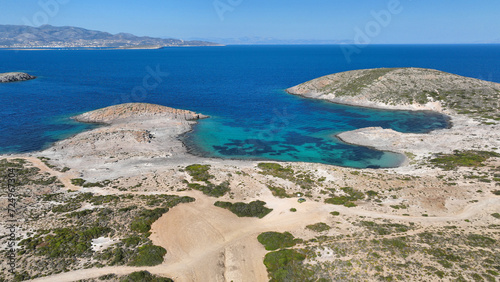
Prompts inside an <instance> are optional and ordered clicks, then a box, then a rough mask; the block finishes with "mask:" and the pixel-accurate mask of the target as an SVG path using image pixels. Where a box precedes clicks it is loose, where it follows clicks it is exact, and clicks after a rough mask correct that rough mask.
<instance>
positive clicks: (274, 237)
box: [257, 232, 297, 251]
mask: <svg viewBox="0 0 500 282" xmlns="http://www.w3.org/2000/svg"><path fill="white" fill-rule="evenodd" d="M257 240H259V242H260V243H261V244H262V245H264V248H265V249H266V250H268V251H274V250H277V249H283V248H289V247H293V246H295V244H296V242H297V240H296V239H295V237H293V235H292V234H291V233H289V232H284V233H279V232H264V233H261V234H260V235H259V236H258V237H257Z"/></svg>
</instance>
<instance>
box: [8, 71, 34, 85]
mask: <svg viewBox="0 0 500 282" xmlns="http://www.w3.org/2000/svg"><path fill="white" fill-rule="evenodd" d="M35 78H36V76H32V75H29V74H27V73H24V72H6V73H0V82H1V83H5V82H16V81H25V80H30V79H35Z"/></svg>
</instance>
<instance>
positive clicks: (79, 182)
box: [71, 178, 85, 186]
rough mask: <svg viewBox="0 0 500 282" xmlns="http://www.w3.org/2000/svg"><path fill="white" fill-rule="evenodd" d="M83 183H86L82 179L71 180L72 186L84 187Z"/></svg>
mask: <svg viewBox="0 0 500 282" xmlns="http://www.w3.org/2000/svg"><path fill="white" fill-rule="evenodd" d="M83 183H85V180H84V179H81V178H73V179H71V184H73V185H75V186H83Z"/></svg>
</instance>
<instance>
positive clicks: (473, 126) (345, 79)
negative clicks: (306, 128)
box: [287, 68, 500, 173]
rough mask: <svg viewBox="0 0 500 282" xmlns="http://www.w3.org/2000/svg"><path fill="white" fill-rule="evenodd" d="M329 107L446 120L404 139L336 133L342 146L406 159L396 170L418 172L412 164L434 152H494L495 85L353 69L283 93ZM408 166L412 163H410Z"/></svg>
mask: <svg viewBox="0 0 500 282" xmlns="http://www.w3.org/2000/svg"><path fill="white" fill-rule="evenodd" d="M287 92H288V93H290V94H295V95H300V96H303V97H307V98H314V99H323V100H327V101H330V102H333V103H339V104H346V105H353V106H362V107H371V108H380V109H394V110H429V111H435V112H439V113H442V114H446V115H448V116H449V117H450V122H451V124H452V127H451V128H447V129H442V130H435V131H432V132H430V133H427V134H405V133H400V132H396V131H394V130H392V129H384V128H381V127H370V128H362V129H358V130H354V131H350V132H343V133H341V134H339V135H338V136H336V137H338V138H340V139H341V140H342V141H344V142H347V143H351V144H356V145H361V146H369V147H373V148H376V149H379V150H388V151H394V152H399V153H402V154H405V155H407V156H411V160H408V161H407V162H406V164H405V165H404V166H403V167H401V168H399V170H402V171H407V172H411V173H418V169H417V165H411V164H410V163H414V164H417V163H418V161H422V160H424V159H425V158H427V157H431V156H432V155H433V154H437V153H451V152H453V151H456V150H474V149H475V150H477V149H484V150H487V149H489V148H495V149H494V150H495V151H496V152H500V149H498V148H500V139H499V136H500V129H499V126H498V124H499V123H500V84H498V83H494V82H489V81H484V80H479V79H474V78H469V77H463V76H459V75H455V74H450V73H446V72H442V71H438V70H432V69H421V68H381V69H365V70H354V71H347V72H342V73H336V74H332V75H327V76H324V77H320V78H317V79H314V80H311V81H308V82H305V83H302V84H300V85H297V86H294V87H291V88H289V89H287ZM410 161H412V162H410Z"/></svg>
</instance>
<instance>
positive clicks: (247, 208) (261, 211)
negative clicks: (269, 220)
mask: <svg viewBox="0 0 500 282" xmlns="http://www.w3.org/2000/svg"><path fill="white" fill-rule="evenodd" d="M265 204H266V202H263V201H253V202H250V203H248V204H247V203H241V202H238V203H230V202H221V201H217V202H215V203H214V205H215V206H216V207H220V208H224V209H227V210H230V211H231V212H233V213H234V214H236V215H237V216H239V217H258V218H263V217H264V216H266V215H267V214H268V213H270V212H271V211H272V209H269V208H266V207H265V206H264V205H265Z"/></svg>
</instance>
